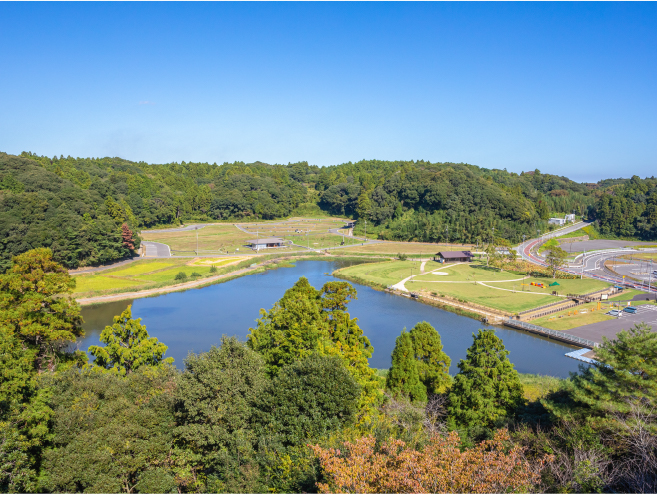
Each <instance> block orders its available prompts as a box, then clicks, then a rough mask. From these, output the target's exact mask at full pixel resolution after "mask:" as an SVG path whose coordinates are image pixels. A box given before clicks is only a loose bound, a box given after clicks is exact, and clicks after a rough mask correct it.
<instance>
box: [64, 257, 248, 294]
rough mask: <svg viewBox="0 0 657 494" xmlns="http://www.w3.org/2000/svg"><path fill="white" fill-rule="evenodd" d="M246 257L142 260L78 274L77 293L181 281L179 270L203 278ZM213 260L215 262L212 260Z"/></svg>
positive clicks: (137, 288)
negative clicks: (95, 271)
mask: <svg viewBox="0 0 657 494" xmlns="http://www.w3.org/2000/svg"><path fill="white" fill-rule="evenodd" d="M244 259H248V258H246V257H233V258H229V259H226V258H223V259H193V260H189V259H176V260H169V259H167V260H139V261H134V262H132V263H130V264H129V265H128V266H119V267H117V268H115V269H109V270H107V271H101V272H99V273H94V274H82V275H77V276H74V279H75V281H76V287H75V290H74V293H76V294H81V293H84V294H90V295H95V294H102V293H106V292H112V291H116V290H125V289H135V290H141V289H147V288H151V287H154V286H159V285H161V284H174V283H180V281H176V279H175V277H176V275H177V274H178V273H180V272H183V273H185V274H186V275H187V276H188V281H189V280H192V279H193V278H191V275H192V273H198V274H199V275H201V276H199V279H200V278H204V277H207V276H210V275H214V274H215V273H210V269H211V268H212V265H213V264H214V265H215V266H226V265H228V264H231V263H235V262H239V261H242V260H244ZM212 261H215V262H214V263H212ZM199 262H210V263H208V264H205V265H202V264H201V265H199V264H197V263H199ZM216 274H222V269H221V268H220V269H219V270H217V273H216Z"/></svg>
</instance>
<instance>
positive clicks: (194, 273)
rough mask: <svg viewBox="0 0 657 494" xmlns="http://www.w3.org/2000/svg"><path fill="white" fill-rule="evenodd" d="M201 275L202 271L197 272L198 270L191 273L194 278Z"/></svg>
mask: <svg viewBox="0 0 657 494" xmlns="http://www.w3.org/2000/svg"><path fill="white" fill-rule="evenodd" d="M199 276H201V273H197V272H196V271H194V272H193V273H192V274H191V277H192V278H198V277H199Z"/></svg>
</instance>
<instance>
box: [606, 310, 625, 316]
mask: <svg viewBox="0 0 657 494" xmlns="http://www.w3.org/2000/svg"><path fill="white" fill-rule="evenodd" d="M622 313H623V311H620V310H616V309H612V310H610V311H609V312H607V315H608V316H614V317H620V315H621V314H622Z"/></svg>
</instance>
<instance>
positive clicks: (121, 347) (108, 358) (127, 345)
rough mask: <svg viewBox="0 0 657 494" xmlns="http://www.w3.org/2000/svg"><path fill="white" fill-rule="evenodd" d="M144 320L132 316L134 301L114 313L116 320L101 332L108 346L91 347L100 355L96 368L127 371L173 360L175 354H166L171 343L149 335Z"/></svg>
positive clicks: (159, 364)
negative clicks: (118, 313)
mask: <svg viewBox="0 0 657 494" xmlns="http://www.w3.org/2000/svg"><path fill="white" fill-rule="evenodd" d="M140 322H141V319H133V318H132V306H131V305H129V306H128V307H127V308H126V310H124V311H123V313H122V314H121V315H120V316H115V317H114V324H113V325H111V326H106V327H105V329H104V330H103V332H102V333H101V334H100V341H101V342H103V343H105V345H106V346H96V345H92V346H90V347H89V353H91V354H92V355H93V356H94V357H96V360H95V361H94V365H95V366H96V368H100V369H105V370H108V371H110V372H113V373H117V374H120V375H126V374H130V373H131V372H134V371H135V370H137V369H138V368H139V367H141V366H144V365H147V366H152V367H160V366H162V365H164V364H172V363H173V358H172V357H167V358H164V354H165V353H166V351H167V346H166V345H165V344H164V343H162V342H160V341H158V339H157V338H155V337H149V336H148V331H146V326H144V325H142V324H140Z"/></svg>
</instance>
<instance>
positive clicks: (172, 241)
mask: <svg viewBox="0 0 657 494" xmlns="http://www.w3.org/2000/svg"><path fill="white" fill-rule="evenodd" d="M196 232H197V230H187V231H182V232H148V231H144V232H142V233H141V236H142V238H143V239H144V240H150V241H152V242H160V243H163V244H167V245H168V246H169V247H170V248H171V250H172V251H173V253H174V254H175V253H176V252H183V253H185V252H187V253H189V252H195V251H196ZM254 237H255V235H251V234H250V233H244V232H243V231H241V230H239V229H238V228H237V227H236V226H235V225H233V224H231V223H225V224H221V225H208V226H204V227H203V228H200V229H199V230H198V249H199V251H209V252H217V253H220V252H225V253H228V254H233V253H235V252H244V253H250V252H251V250H250V249H249V248H248V247H245V245H246V241H247V240H250V239H252V238H254ZM237 249H239V251H238V250H237Z"/></svg>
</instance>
